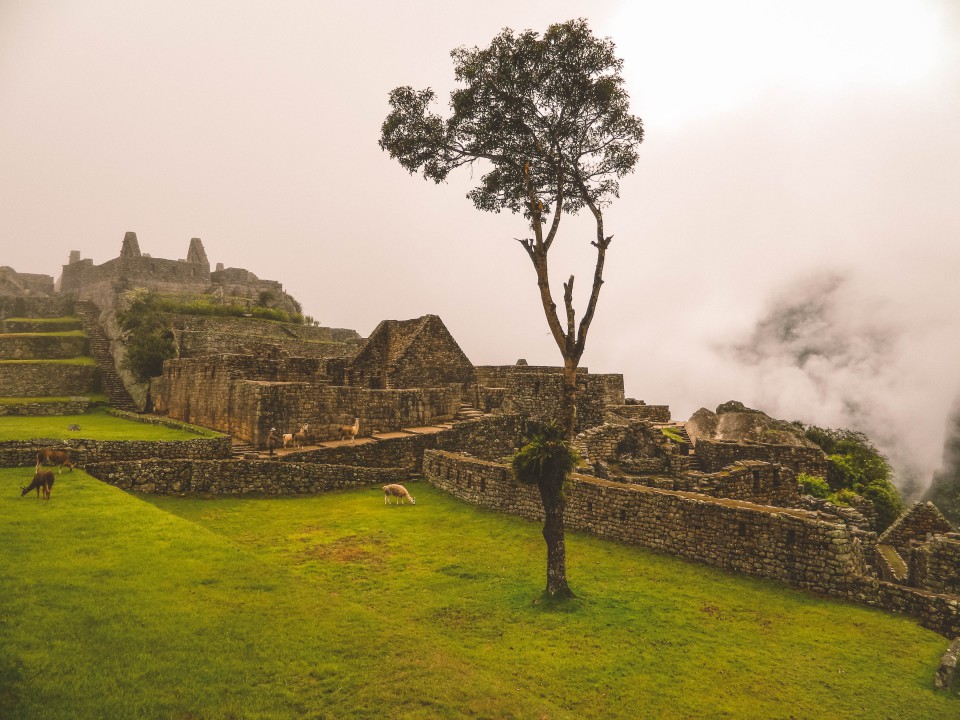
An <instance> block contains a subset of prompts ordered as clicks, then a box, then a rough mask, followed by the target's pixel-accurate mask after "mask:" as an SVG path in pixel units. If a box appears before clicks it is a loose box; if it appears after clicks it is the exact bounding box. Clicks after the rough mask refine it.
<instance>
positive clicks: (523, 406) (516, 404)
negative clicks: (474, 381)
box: [502, 371, 608, 432]
mask: <svg viewBox="0 0 960 720" xmlns="http://www.w3.org/2000/svg"><path fill="white" fill-rule="evenodd" d="M508 382H509V384H508V386H507V391H506V396H505V399H504V402H503V405H502V408H503V409H504V410H505V411H507V412H510V413H517V414H519V415H523V416H525V417H527V418H529V419H530V420H535V421H538V422H550V421H556V422H559V421H560V420H561V418H562V413H561V406H562V401H563V375H562V374H558V373H556V372H550V373H536V372H528V371H523V372H513V373H510V375H509V377H508ZM577 385H578V387H579V389H580V392H579V393H578V394H577V432H582V431H583V430H586V429H587V428H591V427H595V426H597V425H600V424H602V423H603V418H604V409H605V406H604V401H605V398H606V394H607V386H608V381H607V380H606V378H605V376H599V375H587V374H586V373H580V374H578V375H577Z"/></svg>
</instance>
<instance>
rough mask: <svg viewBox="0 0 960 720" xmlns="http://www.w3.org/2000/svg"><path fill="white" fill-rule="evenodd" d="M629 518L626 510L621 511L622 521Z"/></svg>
mask: <svg viewBox="0 0 960 720" xmlns="http://www.w3.org/2000/svg"><path fill="white" fill-rule="evenodd" d="M626 519H627V512H626V511H625V510H621V511H620V522H623V521H624V520H626Z"/></svg>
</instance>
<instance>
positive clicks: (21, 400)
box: [0, 393, 109, 405]
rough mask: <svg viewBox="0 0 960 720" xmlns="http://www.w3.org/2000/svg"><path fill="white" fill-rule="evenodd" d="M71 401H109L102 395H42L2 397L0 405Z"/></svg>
mask: <svg viewBox="0 0 960 720" xmlns="http://www.w3.org/2000/svg"><path fill="white" fill-rule="evenodd" d="M71 400H87V401H88V402H100V403H107V402H109V399H108V398H107V396H106V395H104V394H102V393H90V394H89V395H40V396H37V397H19V396H10V397H0V405H25V404H27V403H63V402H70V401H71Z"/></svg>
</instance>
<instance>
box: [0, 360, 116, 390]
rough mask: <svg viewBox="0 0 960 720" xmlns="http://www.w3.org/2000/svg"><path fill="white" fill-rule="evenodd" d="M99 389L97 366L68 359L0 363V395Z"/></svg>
mask: <svg viewBox="0 0 960 720" xmlns="http://www.w3.org/2000/svg"><path fill="white" fill-rule="evenodd" d="M99 390H100V368H98V367H97V366H96V365H70V364H68V363H44V362H6V363H3V365H0V396H2V397H39V396H41V395H58V396H60V395H85V394H87V393H91V392H97V391H99Z"/></svg>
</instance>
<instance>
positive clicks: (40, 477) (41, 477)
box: [20, 470, 53, 500]
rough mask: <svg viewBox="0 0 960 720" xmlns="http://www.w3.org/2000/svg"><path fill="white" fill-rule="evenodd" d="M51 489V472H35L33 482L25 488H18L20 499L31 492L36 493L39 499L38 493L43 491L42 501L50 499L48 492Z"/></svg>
mask: <svg viewBox="0 0 960 720" xmlns="http://www.w3.org/2000/svg"><path fill="white" fill-rule="evenodd" d="M52 489H53V470H37V474H36V475H34V476H33V481H32V482H31V483H30V484H29V485H27V487H23V486H21V487H20V491H21V492H20V497H23V496H24V495H26V494H27V493H28V492H30V491H31V490H36V491H37V497H38V498H39V497H40V491H41V490H43V499H44V500H49V499H50V491H51V490H52Z"/></svg>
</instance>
